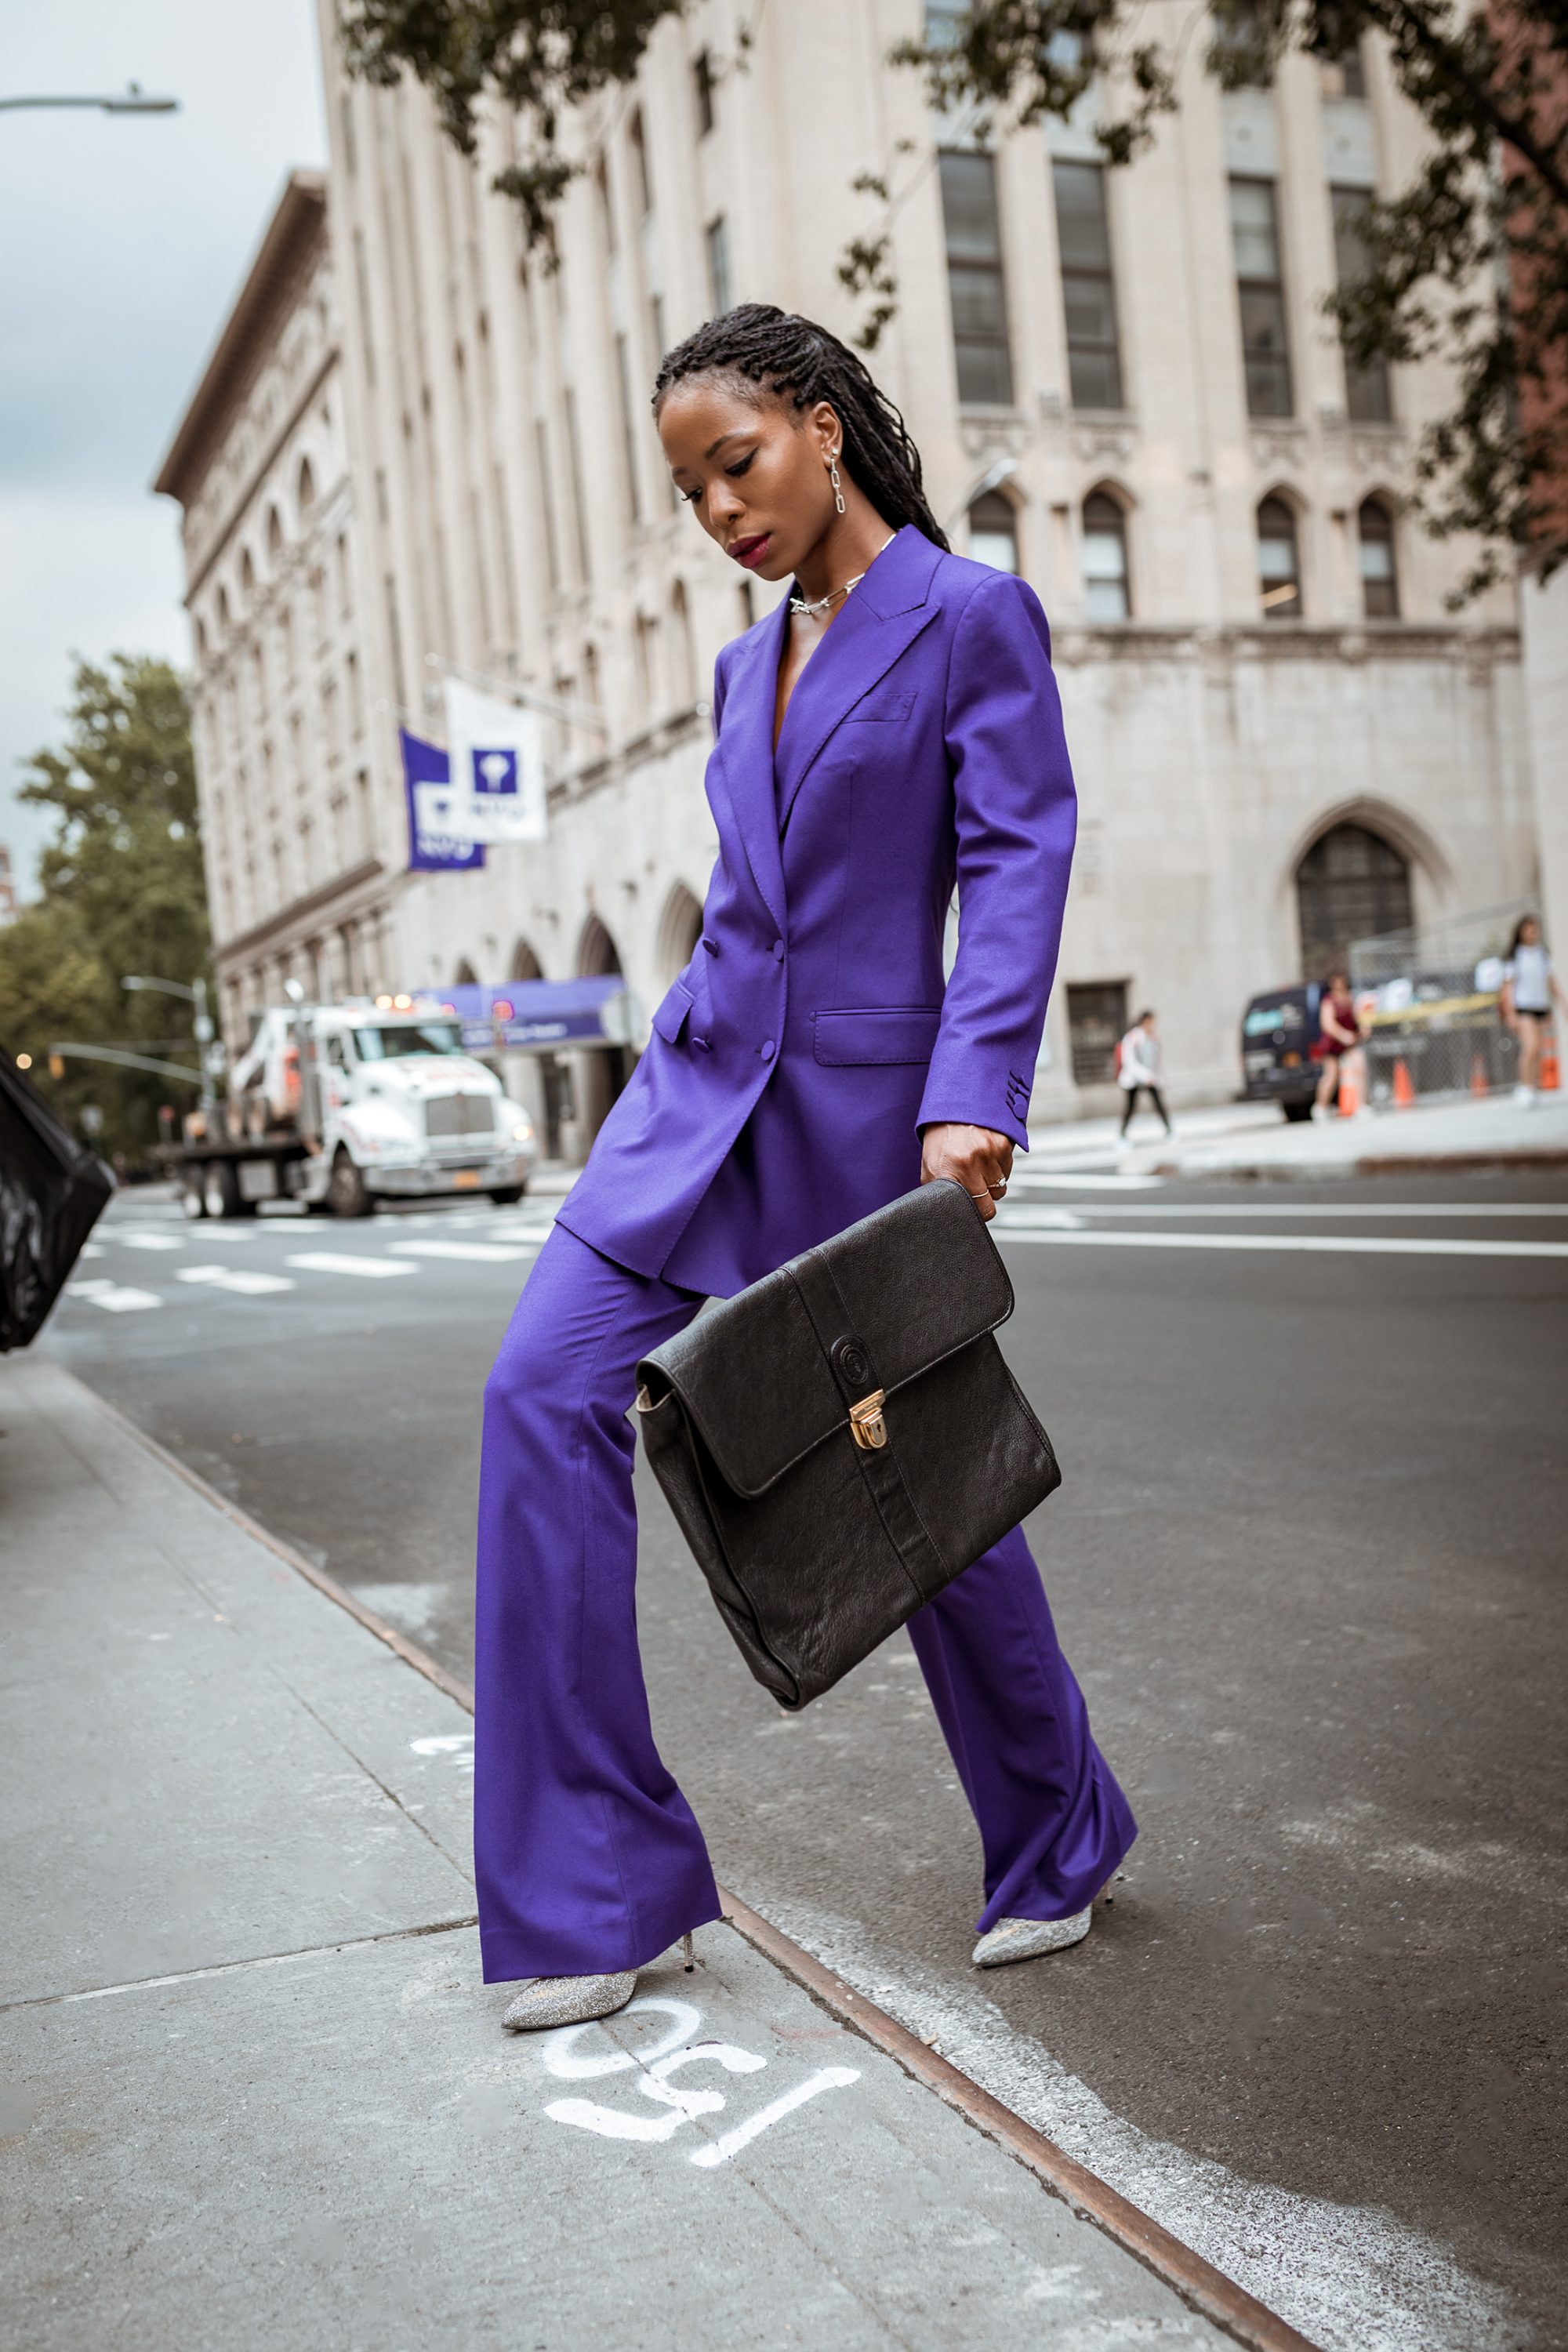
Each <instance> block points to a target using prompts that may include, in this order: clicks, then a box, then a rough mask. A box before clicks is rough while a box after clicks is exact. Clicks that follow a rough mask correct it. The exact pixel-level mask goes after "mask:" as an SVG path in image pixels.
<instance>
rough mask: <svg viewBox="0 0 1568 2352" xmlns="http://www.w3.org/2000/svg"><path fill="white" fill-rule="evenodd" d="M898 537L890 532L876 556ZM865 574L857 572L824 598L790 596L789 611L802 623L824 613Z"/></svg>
mask: <svg viewBox="0 0 1568 2352" xmlns="http://www.w3.org/2000/svg"><path fill="white" fill-rule="evenodd" d="M898 535H899V534H898V532H897V531H896V530H890V531H889V533H888V536H887V538H886V539H885V540H884V541H882V544H881V546H880V547H879V549H878V550H877V555H880V554H882V553H883V552H884V551H886V550H887V549H888V548H889V547H891V545H892V543H893V541H894V540H895V539H897V537H898ZM877 555H874V556H873V557H872V558H871V563H875V562H876V561H877ZM871 563H868V565H867V566H866V572H869V570H870V569H871ZM866 572H857V573H856V574H855V577H854V579H853V580H847V581H846V582H845V583H844V585H843V586H842V588H830V589H829V590H828V592H827V593H826V596H792V597H791V598H790V600H789V608H790V611H791V612H792V613H798V614H800V616H801V619H802V620H803V621H805V620H809V619H810V618H811V615H812V614H814V613H826V610H827V608H828V606H829V604H837V602H838V599H839V598H840V596H847V595H848V593H849V591H850V590H851V588H858V586H859V585H860V583H861V581H862V580H864V578H865V577H866Z"/></svg>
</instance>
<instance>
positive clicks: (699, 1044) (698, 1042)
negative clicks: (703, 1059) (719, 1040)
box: [691, 1036, 713, 1054]
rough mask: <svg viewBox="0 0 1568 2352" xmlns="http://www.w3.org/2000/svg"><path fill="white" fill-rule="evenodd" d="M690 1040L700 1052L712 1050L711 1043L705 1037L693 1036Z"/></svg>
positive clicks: (707, 1052)
mask: <svg viewBox="0 0 1568 2352" xmlns="http://www.w3.org/2000/svg"><path fill="white" fill-rule="evenodd" d="M691 1042H692V1044H693V1045H695V1046H696V1048H697V1050H698V1052H699V1053H700V1054H710V1053H711V1052H712V1051H713V1048H712V1045H710V1042H709V1040H708V1039H707V1038H706V1037H696V1036H694V1037H693V1038H692V1040H691Z"/></svg>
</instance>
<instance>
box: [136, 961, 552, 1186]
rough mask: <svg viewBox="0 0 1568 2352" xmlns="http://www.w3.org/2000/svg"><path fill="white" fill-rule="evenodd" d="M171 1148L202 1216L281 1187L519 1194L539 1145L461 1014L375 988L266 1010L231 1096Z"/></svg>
mask: <svg viewBox="0 0 1568 2352" xmlns="http://www.w3.org/2000/svg"><path fill="white" fill-rule="evenodd" d="M168 1156H169V1159H170V1161H171V1163H172V1166H173V1170H174V1173H175V1175H176V1176H177V1177H178V1178H179V1180H180V1181H181V1184H182V1187H183V1191H184V1204H185V1210H186V1213H187V1214H188V1215H190V1216H192V1217H242V1216H250V1215H254V1213H255V1212H256V1208H257V1206H258V1202H262V1201H271V1200H282V1199H288V1200H297V1201H303V1202H305V1204H306V1206H307V1207H309V1208H311V1209H316V1210H321V1211H322V1212H326V1213H331V1215H333V1216H339V1217H361V1216H367V1215H369V1214H370V1213H371V1212H372V1211H373V1210H374V1207H375V1204H376V1202H377V1201H378V1200H383V1199H406V1198H408V1197H409V1196H410V1195H420V1196H432V1195H440V1194H443V1193H463V1192H486V1193H488V1194H489V1197H490V1199H491V1200H492V1201H499V1202H510V1201H521V1198H522V1196H523V1193H524V1192H525V1191H526V1189H527V1185H528V1177H529V1171H530V1170H531V1168H532V1167H533V1164H534V1162H535V1160H536V1159H537V1158H538V1147H537V1145H536V1143H535V1140H534V1134H533V1128H532V1124H531V1120H530V1118H529V1116H528V1113H527V1112H526V1111H525V1110H524V1109H523V1108H522V1106H521V1104H520V1103H515V1102H513V1101H512V1100H511V1099H510V1097H509V1096H508V1095H507V1094H506V1093H505V1092H504V1090H503V1089H502V1087H501V1084H500V1079H499V1078H497V1077H496V1076H495V1075H494V1073H493V1072H492V1071H490V1070H488V1069H487V1068H486V1067H485V1066H484V1064H483V1063H482V1062H479V1061H476V1060H475V1059H474V1058H473V1056H472V1055H469V1054H468V1053H467V1052H465V1050H464V1046H463V1036H462V1030H461V1026H460V1024H458V1022H457V1021H456V1020H451V1019H447V1018H445V1017H442V1016H440V1015H433V1014H430V1013H387V1012H384V1011H378V1010H377V1008H376V1007H375V1006H374V1004H372V1003H369V1002H368V1001H365V1002H361V1003H347V1004H289V1005H282V1006H277V1007H274V1008H272V1009H271V1010H269V1011H268V1012H267V1013H263V1015H262V1016H261V1022H260V1025H259V1027H258V1030H257V1033H256V1035H255V1037H254V1039H253V1040H252V1043H251V1045H250V1048H249V1050H248V1052H247V1053H246V1054H244V1055H242V1056H241V1057H240V1058H239V1060H238V1061H237V1062H236V1063H235V1065H234V1067H233V1069H232V1070H231V1071H230V1073H229V1081H228V1094H227V1097H226V1100H225V1101H223V1102H221V1103H219V1104H218V1105H217V1106H216V1108H211V1109H208V1110H205V1111H202V1110H198V1111H193V1112H192V1113H191V1114H190V1115H189V1117H188V1118H186V1119H185V1122H184V1139H183V1141H182V1142H181V1143H179V1144H178V1145H176V1146H174V1149H173V1150H172V1151H171V1153H170V1154H169V1155H168Z"/></svg>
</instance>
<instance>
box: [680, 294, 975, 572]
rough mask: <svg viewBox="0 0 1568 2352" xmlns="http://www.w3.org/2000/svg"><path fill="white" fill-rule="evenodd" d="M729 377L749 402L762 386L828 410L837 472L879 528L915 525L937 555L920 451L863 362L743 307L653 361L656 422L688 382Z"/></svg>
mask: <svg viewBox="0 0 1568 2352" xmlns="http://www.w3.org/2000/svg"><path fill="white" fill-rule="evenodd" d="M701 375H717V376H728V377H729V378H730V379H731V381H732V382H733V383H734V384H735V386H736V389H737V390H738V391H739V392H741V393H742V395H743V396H744V397H746V398H754V397H755V394H754V391H753V387H761V388H762V389H763V390H764V391H765V392H767V393H769V394H772V396H773V398H774V399H775V400H781V401H787V402H788V403H789V405H790V406H791V407H792V408H796V409H799V408H809V407H811V406H813V405H814V404H815V403H816V402H817V401H819V400H826V401H827V402H829V403H830V404H831V405H832V407H833V408H834V409H835V411H836V412H837V416H838V421H839V423H840V424H841V425H843V427H844V447H843V450H842V452H841V455H842V457H843V461H844V466H845V468H846V470H847V473H848V475H849V478H850V479H851V481H853V482H855V483H858V486H859V488H861V489H862V490H864V491H865V493H866V496H867V497H868V499H870V501H871V504H872V505H873V506H874V507H875V508H876V509H877V512H878V513H879V515H880V516H881V518H882V520H883V521H884V522H890V523H892V524H893V525H894V526H895V527H897V526H899V525H901V524H903V523H906V522H912V523H913V524H914V526H915V528H916V530H921V531H923V532H924V533H925V535H926V537H927V539H929V540H931V541H933V543H934V544H935V545H936V546H938V547H945V546H946V545H947V534H946V533H945V531H944V530H942V525H941V524H940V523H939V522H938V521H937V519H936V517H935V516H934V515H933V514H932V512H931V509H930V507H929V506H927V504H926V500H925V491H924V489H923V488H922V486H921V456H920V451H919V450H918V449H917V448H916V447H915V445H914V443H913V442H912V441H911V440H910V435H909V428H908V427H907V426H906V425H905V423H904V420H903V418H902V417H901V416H900V414H899V412H898V410H897V409H896V408H895V407H894V405H893V404H892V402H891V401H890V400H889V398H888V395H887V394H886V393H885V392H883V391H882V390H881V389H880V387H879V385H878V384H877V383H876V382H875V381H874V380H873V378H872V375H871V373H870V370H869V369H868V367H867V365H866V362H864V360H862V359H859V358H858V357H857V356H856V354H855V352H852V351H851V350H850V349H849V348H848V346H847V344H846V343H841V342H840V341H839V340H838V338H837V335H830V334H829V333H828V331H827V330H826V327H818V326H816V325H814V324H813V322H812V320H809V319H801V318H797V317H796V316H795V313H794V312H793V311H790V310H778V309H776V308H775V307H774V305H773V303H771V302H742V303H741V304H739V305H738V307H737V308H736V309H735V310H725V311H724V312H722V313H721V316H720V317H718V318H717V319H710V320H709V321H708V323H707V325H706V326H703V327H699V328H698V330H697V332H696V333H695V334H694V335H688V337H687V339H686V341H684V342H683V343H677V345H676V347H675V349H674V350H673V351H672V352H666V353H665V356H664V358H663V359H662V360H661V361H660V362H659V369H658V375H657V377H656V378H655V380H654V387H653V406H654V414H655V415H656V416H657V415H658V409H659V404H660V403H661V402H662V401H663V399H664V397H665V394H667V393H668V392H670V391H672V390H673V389H674V387H675V386H676V385H677V384H678V383H687V382H689V380H690V379H691V378H692V377H693V376H701Z"/></svg>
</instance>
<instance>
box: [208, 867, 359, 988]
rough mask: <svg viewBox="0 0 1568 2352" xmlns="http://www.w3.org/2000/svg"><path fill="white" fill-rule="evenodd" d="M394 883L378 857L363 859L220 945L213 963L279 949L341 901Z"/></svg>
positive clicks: (235, 960) (214, 952)
mask: <svg viewBox="0 0 1568 2352" xmlns="http://www.w3.org/2000/svg"><path fill="white" fill-rule="evenodd" d="M392 879H393V877H392V876H390V875H389V874H388V873H387V869H386V867H385V866H384V865H383V864H382V862H381V860H380V858H379V857H363V858H362V859H361V860H360V862H359V864H358V865H357V866H350V867H349V868H348V869H347V871H346V872H345V873H342V874H334V875H333V877H332V878H331V881H330V882H323V883H322V884H321V888H320V889H319V890H311V891H309V892H307V894H306V896H305V897H304V898H291V899H290V900H289V904H288V905H287V906H286V907H280V908H279V910H278V912H277V914H275V915H269V916H268V919H267V920H266V921H265V922H264V923H255V924H253V925H252V926H251V928H250V929H249V930H248V931H240V932H238V933H237V935H236V936H235V937H234V938H233V939H231V940H219V941H217V942H216V944H215V946H214V949H213V959H214V961H215V962H216V963H217V964H218V965H220V966H224V965H227V964H232V963H235V962H238V961H242V960H243V959H244V958H246V957H247V956H252V955H254V954H255V953H256V951H257V950H258V948H266V947H272V946H276V945H277V944H278V943H279V941H280V940H282V938H283V936H284V934H285V933H286V932H289V931H292V930H297V929H299V928H300V925H301V924H305V923H309V922H310V919H311V918H312V917H313V916H316V915H319V914H321V911H322V910H323V908H328V907H331V906H333V905H334V904H335V902H336V901H338V900H340V899H347V898H353V897H355V896H356V895H362V894H363V893H365V892H366V891H368V890H369V889H370V887H371V885H372V884H373V883H376V882H384V881H390V880H392ZM338 911H339V912H342V909H341V908H340V909H339V910H338Z"/></svg>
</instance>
